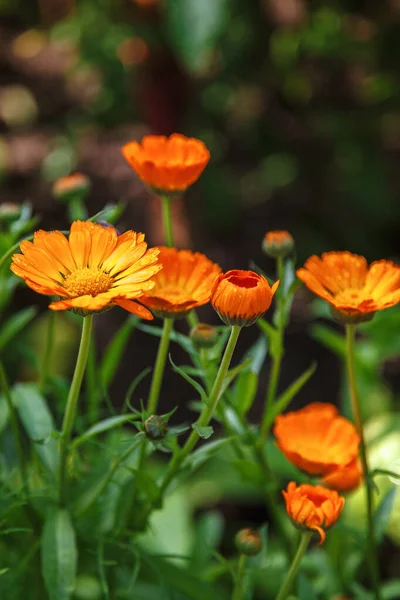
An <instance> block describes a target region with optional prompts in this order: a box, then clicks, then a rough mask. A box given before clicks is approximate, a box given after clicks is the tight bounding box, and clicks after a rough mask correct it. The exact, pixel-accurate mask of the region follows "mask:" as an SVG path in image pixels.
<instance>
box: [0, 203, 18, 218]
mask: <svg viewBox="0 0 400 600" xmlns="http://www.w3.org/2000/svg"><path fill="white" fill-rule="evenodd" d="M20 216H21V206H20V205H19V204H16V203H15V202H3V204H0V223H12V222H13V221H16V220H17V219H19V217H20Z"/></svg>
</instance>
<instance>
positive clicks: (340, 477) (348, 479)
mask: <svg viewBox="0 0 400 600" xmlns="http://www.w3.org/2000/svg"><path fill="white" fill-rule="evenodd" d="M362 473H363V472H362V466H361V464H360V461H359V460H358V458H355V459H354V460H353V461H352V462H351V463H350V464H348V465H346V466H345V467H339V468H338V469H335V470H334V471H330V472H329V473H327V474H326V475H325V476H324V477H323V478H322V480H321V483H322V484H323V485H325V486H326V487H328V488H331V489H333V490H337V491H338V492H351V491H352V490H355V489H357V488H358V486H359V485H360V483H361V481H362V478H363V476H362Z"/></svg>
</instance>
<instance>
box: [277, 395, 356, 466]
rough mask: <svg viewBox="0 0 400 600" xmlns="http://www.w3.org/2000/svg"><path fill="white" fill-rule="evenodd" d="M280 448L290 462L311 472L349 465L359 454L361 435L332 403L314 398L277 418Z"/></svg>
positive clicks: (278, 444)
mask: <svg viewBox="0 0 400 600" xmlns="http://www.w3.org/2000/svg"><path fill="white" fill-rule="evenodd" d="M274 434H275V437H276V443H277V446H278V448H280V450H282V452H283V453H284V455H285V456H286V458H287V459H288V460H290V462H291V463H293V464H294V465H296V467H298V468H299V469H301V470H303V471H306V472H307V473H311V474H312V475H325V474H328V473H331V472H332V471H335V470H336V469H339V468H343V467H346V466H348V465H349V464H350V463H352V461H354V460H355V459H356V458H357V456H358V451H359V443H360V437H359V435H358V433H357V431H356V428H355V427H354V425H353V423H351V422H350V421H348V420H347V419H345V418H344V417H342V416H340V415H339V414H338V412H337V409H336V407H335V406H334V405H333V404H329V403H321V402H314V403H312V404H309V405H308V406H306V407H305V408H303V409H301V410H298V411H296V412H289V413H286V414H285V415H279V416H278V417H277V418H276V419H275V425H274Z"/></svg>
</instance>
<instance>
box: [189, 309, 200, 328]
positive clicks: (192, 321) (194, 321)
mask: <svg viewBox="0 0 400 600" xmlns="http://www.w3.org/2000/svg"><path fill="white" fill-rule="evenodd" d="M186 319H187V322H188V325H189V327H190V329H192V328H193V327H196V325H198V323H199V318H198V316H197V314H196V311H195V310H194V309H193V310H191V311H190V313H189V314H188V316H187V317H186Z"/></svg>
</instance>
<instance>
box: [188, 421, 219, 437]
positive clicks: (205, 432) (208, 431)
mask: <svg viewBox="0 0 400 600" xmlns="http://www.w3.org/2000/svg"><path fill="white" fill-rule="evenodd" d="M192 429H194V430H195V431H197V433H198V434H199V436H200V437H201V438H202V439H203V440H208V438H210V437H211V436H212V434H213V433H214V429H213V428H212V427H211V425H208V426H207V427H201V425H198V424H197V423H193V425H192Z"/></svg>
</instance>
